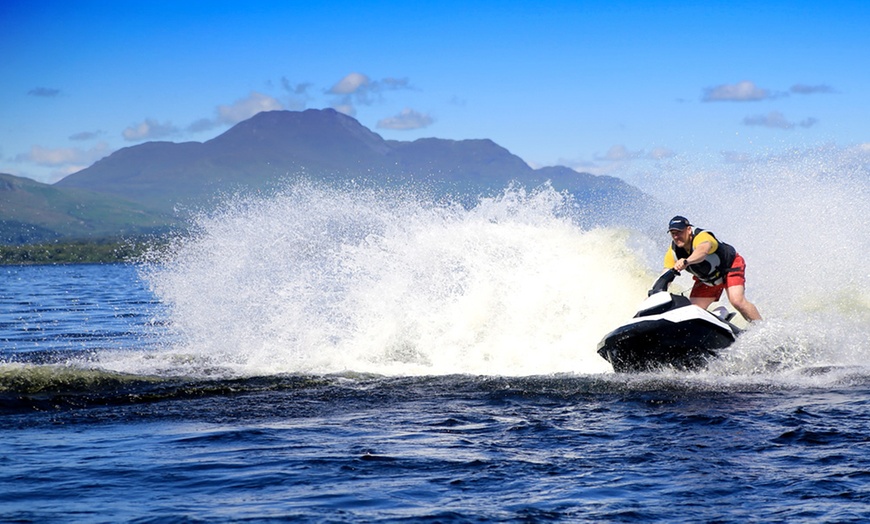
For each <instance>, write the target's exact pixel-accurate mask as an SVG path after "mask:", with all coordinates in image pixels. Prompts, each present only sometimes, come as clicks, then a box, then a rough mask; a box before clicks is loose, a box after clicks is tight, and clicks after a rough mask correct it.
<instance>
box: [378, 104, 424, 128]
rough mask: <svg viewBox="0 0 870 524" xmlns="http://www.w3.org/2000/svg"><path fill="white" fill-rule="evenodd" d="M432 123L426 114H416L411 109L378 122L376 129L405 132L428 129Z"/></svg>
mask: <svg viewBox="0 0 870 524" xmlns="http://www.w3.org/2000/svg"><path fill="white" fill-rule="evenodd" d="M432 122H434V120H433V119H432V117H431V116H429V115H428V114H423V113H418V112H417V111H414V110H413V109H409V108H405V109H403V110H402V112H401V113H399V114H398V115H396V116H393V117H389V118H384V119H382V120H380V121H378V128H380V129H394V130H400V131H407V130H411V129H422V128H424V127H428V126H430V125H432Z"/></svg>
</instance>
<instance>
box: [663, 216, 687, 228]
mask: <svg viewBox="0 0 870 524" xmlns="http://www.w3.org/2000/svg"><path fill="white" fill-rule="evenodd" d="M691 225H692V224H690V223H689V219H688V218H686V217H681V216H680V215H677V216H675V217H674V218H672V219H671V221H670V222H668V231H673V230H675V229H676V230H677V231H682V230H684V229H686V228H687V227H689V226H691Z"/></svg>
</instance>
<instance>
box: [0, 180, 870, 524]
mask: <svg viewBox="0 0 870 524" xmlns="http://www.w3.org/2000/svg"><path fill="white" fill-rule="evenodd" d="M561 205H562V204H561V203H560V201H559V198H558V196H557V195H554V194H553V193H552V192H550V193H546V192H545V193H542V194H538V195H523V194H520V195H517V194H514V195H511V196H510V198H505V199H501V200H496V201H491V202H487V203H484V204H482V205H481V206H479V207H477V208H475V209H472V210H465V209H459V208H452V207H449V206H448V207H444V206H437V205H421V204H419V203H413V202H409V201H408V200H407V199H394V198H392V197H390V198H386V197H384V195H359V194H356V195H351V194H349V193H344V192H323V191H318V190H311V189H305V188H298V189H296V190H295V191H291V192H289V193H288V194H285V195H281V196H279V197H277V198H272V199H270V200H269V201H267V202H260V203H257V204H256V205H252V204H250V203H246V204H239V205H238V206H236V207H231V208H230V209H228V210H227V211H226V212H225V213H222V214H221V215H219V216H218V215H215V216H210V217H203V218H202V219H201V220H200V222H199V223H198V224H199V229H198V230H196V231H195V232H194V234H193V235H192V236H191V237H189V238H187V239H184V240H179V241H178V242H177V243H174V244H173V245H171V246H170V247H169V248H168V249H167V250H165V251H163V252H161V253H160V254H155V255H154V258H153V259H152V261H151V263H146V264H141V265H103V266H101V265H93V266H90V265H72V266H40V267H2V268H0V520H3V521H25V522H26V521H32V522H74V521H81V522H119V521H134V522H215V521H253V522H261V521H283V520H287V521H301V522H306V521H309V522H400V521H406V522H418V521H424V522H499V521H504V522H516V521H525V522H539V521H567V522H583V521H589V522H709V521H716V522H772V521H773V522H865V521H866V520H867V519H868V518H870V367H868V365H867V362H868V358H867V357H868V356H870V342H868V340H870V336H868V334H870V322H868V308H867V307H866V306H864V305H863V302H861V300H863V299H862V298H861V297H862V296H863V295H862V293H866V289H865V288H864V287H861V285H856V284H855V283H854V281H853V280H848V279H845V280H839V279H837V278H832V279H829V280H828V281H827V289H828V290H829V291H832V294H834V295H837V294H838V293H839V292H840V291H841V290H843V289H849V290H850V291H851V292H852V294H851V295H850V298H849V299H848V300H847V299H846V298H840V299H838V300H835V301H833V302H832V303H830V304H826V303H822V304H821V305H820V303H819V302H818V301H817V300H816V298H815V295H814V294H813V292H814V289H809V290H808V291H807V293H805V294H800V295H799V296H795V294H792V295H790V296H789V297H788V298H786V297H783V296H782V295H781V294H777V293H776V287H777V285H778V283H777V282H776V281H775V279H774V277H771V278H770V279H760V278H756V280H755V281H750V285H753V284H754V287H751V288H750V291H751V292H753V293H754V295H753V296H752V298H754V299H755V300H756V303H757V304H758V305H759V307H760V309H761V310H762V313H763V314H765V316H766V317H767V319H766V320H765V321H764V322H762V323H761V324H759V325H758V326H753V327H752V329H750V330H749V331H748V332H747V333H746V334H745V335H743V336H742V337H741V338H740V340H738V342H737V343H736V344H735V345H734V346H732V348H731V349H729V351H728V352H727V353H726V354H723V355H722V356H721V358H720V359H717V360H716V361H714V362H711V363H710V365H709V366H708V368H707V369H705V370H703V371H700V372H694V373H686V372H676V371H668V370H663V371H661V372H656V373H645V374H632V375H623V374H615V373H613V372H612V370H611V369H610V367H609V365H608V364H607V363H606V362H605V361H603V359H601V358H600V357H598V355H596V354H595V344H596V342H597V341H598V339H599V338H600V337H601V336H602V335H603V334H604V333H605V332H607V331H609V330H610V329H612V328H613V327H615V325H617V324H618V323H620V322H621V321H622V320H624V319H626V318H628V317H630V315H631V313H632V309H633V308H634V307H635V306H636V305H637V303H638V302H639V301H640V300H641V299H642V298H643V297H644V296H645V289H646V287H647V286H648V285H649V284H650V283H651V282H652V279H653V278H652V277H654V276H655V273H654V269H655V267H656V262H657V260H658V257H660V253H659V251H660V248H662V246H663V245H664V244H663V242H665V240H664V235H662V238H655V239H652V240H649V239H647V238H646V237H645V236H644V235H643V234H639V233H637V232H636V231H631V230H629V229H621V228H615V229H595V230H582V229H580V228H578V227H576V226H574V225H572V221H571V220H570V219H568V218H566V217H565V216H564V214H563V213H562V212H561V211H560V209H561V207H560V206H561ZM741 245H743V246H746V248H748V250H749V251H750V252H751V250H752V247H753V246H752V244H751V243H750V242H743V243H742V244H741ZM744 252H745V251H744ZM759 252H760V251H759ZM645 253H646V254H648V256H646V255H645ZM605 255H608V256H605ZM753 261H756V264H757V265H758V270H757V273H754V274H753V273H750V278H751V277H752V276H756V277H758V276H759V275H767V274H771V273H772V271H770V269H769V268H768V267H767V263H766V262H765V261H764V257H763V256H755V257H749V262H750V264H752V262H753ZM771 280H774V281H773V282H771ZM856 297H857V298H856ZM820 319H821V320H820Z"/></svg>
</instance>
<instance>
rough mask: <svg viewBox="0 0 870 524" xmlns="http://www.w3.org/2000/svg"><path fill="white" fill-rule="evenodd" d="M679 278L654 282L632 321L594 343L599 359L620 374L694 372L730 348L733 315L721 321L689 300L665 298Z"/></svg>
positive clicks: (734, 330)
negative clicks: (674, 369)
mask: <svg viewBox="0 0 870 524" xmlns="http://www.w3.org/2000/svg"><path fill="white" fill-rule="evenodd" d="M677 275H679V272H677V271H675V270H673V269H671V270H668V271H667V272H665V274H663V275H662V276H660V277H659V278H658V280H656V282H655V284H653V287H652V289H651V290H650V291H649V296H648V297H647V299H646V300H644V301H643V303H642V304H641V305H640V308H639V309H638V312H637V314H636V315H635V316H634V318H633V319H632V320H630V321H629V322H627V323H625V324H623V325H622V326H620V327H618V328H616V329H614V330H613V331H611V332H610V333H608V334H607V335H605V336H604V338H603V339H601V342H599V343H598V354H599V355H601V356H602V357H603V358H604V359H605V360H607V361H608V362H610V363H611V364H612V365H613V370H614V371H616V372H618V373H624V372H639V371H651V370H656V369H661V368H666V367H672V368H676V369H681V370H696V369H699V368H701V367H703V366H704V365H705V364H706V363H707V360H708V359H710V358H711V357H715V356H716V355H718V350H720V349H723V348H726V347H728V346H730V345H731V344H732V343H734V340H735V339H736V338H737V335H738V334H739V333H740V329H739V328H738V327H737V326H735V325H734V324H732V323H731V322H730V320H731V318H732V317H733V316H734V313H731V314H727V311H726V310H724V308H722V309H721V311H720V315H716V314H714V313H712V312H710V311H707V310H705V309H702V308H700V307H698V306H696V305H693V304H692V303H691V302H690V301H689V299H688V297H685V296H682V295H675V294H672V293H668V291H667V288H668V284H670V283H671V282H673V280H674V279H675V278H676V277H677Z"/></svg>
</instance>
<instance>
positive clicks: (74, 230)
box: [0, 173, 178, 245]
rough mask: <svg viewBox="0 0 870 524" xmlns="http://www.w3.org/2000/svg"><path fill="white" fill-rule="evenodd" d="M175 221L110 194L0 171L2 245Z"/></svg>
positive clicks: (134, 230)
mask: <svg viewBox="0 0 870 524" xmlns="http://www.w3.org/2000/svg"><path fill="white" fill-rule="evenodd" d="M177 224H178V223H177V221H176V220H175V219H174V218H173V217H172V216H170V215H167V214H162V213H157V212H154V211H150V210H148V209H147V208H144V207H143V206H141V205H140V204H136V203H133V202H129V201H127V200H122V199H120V198H118V197H115V196H112V195H105V194H99V193H94V192H91V191H87V190H83V189H77V188H60V187H57V186H52V185H48V184H42V183H39V182H36V181H34V180H30V179H28V178H22V177H16V176H12V175H8V174H2V173H0V244H7V245H15V244H27V243H37V242H46V241H53V240H57V239H61V238H64V239H98V238H103V237H119V236H138V235H145V234H150V233H155V232H160V231H164V230H167V229H169V228H171V227H173V226H176V225H177Z"/></svg>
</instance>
